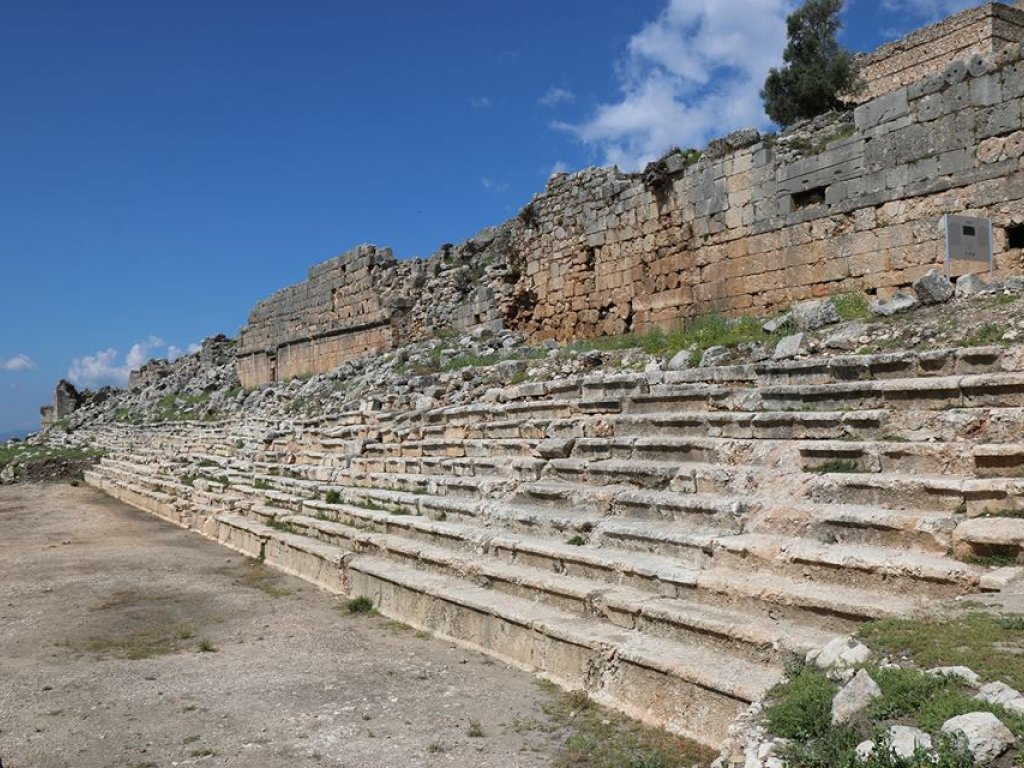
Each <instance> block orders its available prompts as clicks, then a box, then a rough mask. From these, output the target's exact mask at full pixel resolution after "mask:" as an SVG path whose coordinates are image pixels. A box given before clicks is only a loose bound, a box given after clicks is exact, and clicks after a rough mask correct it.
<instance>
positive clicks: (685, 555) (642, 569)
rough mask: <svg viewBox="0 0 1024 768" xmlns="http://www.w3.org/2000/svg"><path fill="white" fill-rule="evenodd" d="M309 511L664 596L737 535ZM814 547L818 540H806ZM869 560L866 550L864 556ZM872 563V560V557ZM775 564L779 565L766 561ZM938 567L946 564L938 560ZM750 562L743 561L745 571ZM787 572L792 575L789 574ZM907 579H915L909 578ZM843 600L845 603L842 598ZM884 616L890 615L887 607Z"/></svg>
mask: <svg viewBox="0 0 1024 768" xmlns="http://www.w3.org/2000/svg"><path fill="white" fill-rule="evenodd" d="M304 510H305V511H306V512H307V513H313V514H316V515H320V516H328V517H331V516H333V517H344V516H346V515H348V516H349V518H347V519H349V521H350V522H358V523H359V524H370V525H374V526H379V527H381V526H382V528H381V530H383V531H385V532H394V531H398V532H401V533H402V534H403V535H408V536H412V537H414V538H423V539H425V540H427V541H430V542H432V543H438V542H443V543H444V544H445V545H447V546H457V547H462V548H463V549H468V550H472V551H474V552H476V551H481V548H483V549H484V550H486V551H488V552H490V553H491V554H492V555H493V556H495V557H498V558H503V559H506V560H508V561H510V562H515V563H518V564H528V565H531V566H533V567H537V568H539V569H541V570H545V571H553V572H557V573H562V574H565V575H571V576H578V577H584V578H591V579H598V580H601V581H603V582H606V583H611V584H617V585H621V584H630V585H631V586H633V587H635V588H638V589H642V590H645V591H648V592H653V593H660V594H673V595H678V594H680V591H681V590H682V591H683V592H686V591H689V590H691V589H692V588H693V587H694V586H695V585H696V583H697V582H696V578H698V575H699V573H700V572H701V569H702V568H713V567H717V562H718V561H717V557H718V553H719V550H720V548H722V547H724V546H726V543H727V542H729V541H731V540H732V539H733V538H736V537H731V536H722V537H718V536H714V535H712V534H708V533H704V534H699V533H689V534H687V533H686V532H676V533H675V535H674V537H673V538H672V539H671V541H672V542H673V543H674V545H675V547H676V550H675V551H674V552H673V553H672V554H671V555H666V554H664V553H651V552H644V551H636V550H630V549H622V548H621V547H620V546H617V545H618V544H620V542H614V544H616V546H615V547H613V548H608V547H603V546H600V544H601V543H603V541H604V538H603V531H604V526H609V528H610V529H611V530H613V531H615V532H617V533H619V534H620V535H624V534H625V533H626V530H625V528H626V524H625V523H624V522H623V521H619V520H615V519H612V520H605V521H602V523H600V524H599V526H598V527H596V528H595V529H594V530H593V531H592V533H593V535H594V538H593V541H592V542H591V543H589V544H585V545H582V546H578V545H573V544H571V543H569V542H568V537H567V536H566V540H563V541H561V542H559V541H557V540H553V539H552V537H551V536H533V535H529V534H522V533H516V532H513V531H508V530H505V529H495V528H488V527H486V526H484V527H480V526H478V525H473V524H471V523H470V524H467V523H465V522H462V521H460V520H455V521H453V520H452V519H449V520H446V521H440V522H439V521H435V520H429V519H425V518H423V517H414V516H397V517H396V516H391V515H388V514H387V513H386V512H382V511H379V510H367V509H364V508H344V507H342V508H339V507H327V506H326V505H323V504H320V503H318V502H311V503H307V504H306V505H305V506H304ZM642 530H643V529H642V528H640V527H639V526H636V525H635V524H634V525H633V527H632V529H631V531H630V532H631V533H632V535H633V536H634V537H638V536H641V535H643V533H642ZM658 533H659V532H658V531H657V530H652V529H648V532H647V536H648V540H649V541H651V542H661V543H662V544H666V543H669V541H670V539H668V538H667V537H664V536H659V535H658ZM806 544H807V547H808V548H811V547H812V545H813V544H814V543H813V542H806ZM842 554H845V550H843V549H842V548H838V549H835V550H832V551H831V552H825V553H824V554H823V555H822V558H823V560H824V561H825V562H826V564H828V567H829V568H832V566H831V564H830V563H831V560H829V557H830V556H833V555H834V556H839V555H842ZM868 554H870V555H871V556H872V557H874V558H875V561H877V562H879V563H882V567H888V566H887V565H886V563H887V561H886V560H885V556H886V555H888V556H889V557H892V556H894V555H896V554H898V553H897V552H896V551H894V550H884V551H882V550H877V551H871V552H869V553H868ZM729 559H730V561H731V560H732V558H729ZM861 559H862V561H863V559H864V556H863V555H862V558H861ZM933 560H937V559H935V558H933V559H927V558H925V561H926V562H929V563H932V562H933ZM781 562H782V570H783V571H785V570H787V564H786V562H785V561H781ZM865 562H866V561H865ZM943 564H944V565H945V566H947V567H949V568H952V569H955V568H956V566H957V565H959V564H956V563H952V562H945V561H943ZM764 567H765V568H767V569H771V568H772V564H771V563H767V564H766V565H765V566H764ZM936 567H938V565H936ZM743 568H744V566H742V565H741V566H740V569H741V570H742V569H743ZM890 571H891V569H890V570H887V571H885V575H884V576H880V577H879V579H878V582H879V584H880V585H881V586H882V587H883V588H884V586H885V582H886V580H887V579H888V578H891V576H892V573H891V572H890ZM782 575H783V576H785V575H786V574H785V573H783V574H782ZM907 578H911V577H910V576H908V577H907ZM852 594H855V596H856V602H855V604H854V606H847V607H846V608H844V609H842V610H841V611H839V614H840V615H841V616H844V617H845V616H851V615H854V614H855V613H856V611H859V610H865V607H866V606H871V605H874V606H875V607H874V608H873V609H868V613H866V614H863V616H866V617H877V616H879V615H880V614H879V613H878V611H879V610H881V604H882V603H885V600H887V599H888V597H886V598H885V599H884V600H883V599H881V598H880V596H879V594H878V593H875V597H874V599H873V600H872V599H870V598H867V597H865V596H864V595H863V594H862V593H860V592H854V593H852ZM838 602H839V601H837V604H838ZM786 605H788V606H795V607H797V608H799V607H800V603H799V600H798V599H797V598H795V597H794V598H791V599H790V600H789V601H788V602H787V603H786ZM882 615H885V614H884V613H883V614H882Z"/></svg>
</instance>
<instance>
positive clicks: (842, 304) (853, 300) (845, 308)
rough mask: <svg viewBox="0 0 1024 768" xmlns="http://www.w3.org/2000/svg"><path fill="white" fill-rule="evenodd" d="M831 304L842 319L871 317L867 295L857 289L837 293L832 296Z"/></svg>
mask: <svg viewBox="0 0 1024 768" xmlns="http://www.w3.org/2000/svg"><path fill="white" fill-rule="evenodd" d="M832 306H834V307H835V308H836V312H838V313H839V316H840V317H841V318H843V320H865V319H867V318H869V317H871V309H870V307H869V306H868V299H867V296H865V295H864V294H863V293H860V292H859V291H850V292H848V293H837V294H836V295H835V296H833V297H832Z"/></svg>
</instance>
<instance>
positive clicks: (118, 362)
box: [68, 336, 199, 388]
mask: <svg viewBox="0 0 1024 768" xmlns="http://www.w3.org/2000/svg"><path fill="white" fill-rule="evenodd" d="M198 351H199V345H198V344H190V345H189V346H188V350H187V353H188V354H191V353H193V352H198ZM161 353H162V354H161ZM182 354H186V353H183V352H182V350H181V348H180V347H176V346H174V345H173V344H171V345H167V344H166V342H165V341H164V340H163V339H161V338H160V337H159V336H149V337H148V338H147V339H145V340H144V341H139V342H136V343H135V344H133V345H132V347H131V349H129V350H128V354H126V355H125V356H124V358H121V356H120V354H119V353H118V351H117V350H116V349H113V348H109V349H103V350H100V351H98V352H96V353H95V354H92V355H85V356H83V357H76V358H75V359H74V360H72V361H71V367H70V368H69V369H68V381H70V382H71V383H72V384H75V385H76V386H79V387H90V388H95V387H103V386H108V385H109V386H114V387H123V386H126V385H127V384H128V374H129V373H131V372H132V371H134V370H137V369H138V368H141V367H142V366H143V364H145V363H146V362H148V361H149V360H152V359H153V358H155V357H166V358H167V359H169V360H175V359H177V358H179V357H181V356H182Z"/></svg>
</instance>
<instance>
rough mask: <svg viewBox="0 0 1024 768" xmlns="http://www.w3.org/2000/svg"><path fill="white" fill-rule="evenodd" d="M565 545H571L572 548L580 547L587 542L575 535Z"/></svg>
mask: <svg viewBox="0 0 1024 768" xmlns="http://www.w3.org/2000/svg"><path fill="white" fill-rule="evenodd" d="M565 543H566V544H571V545H572V546H574V547H582V546H583V545H584V544H586V543H587V540H586V539H584V538H583V537H582V536H579V535H576V536H573V537H572V538H571V539H569V540H568V541H567V542H565Z"/></svg>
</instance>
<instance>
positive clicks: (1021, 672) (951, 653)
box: [860, 613, 1024, 690]
mask: <svg viewBox="0 0 1024 768" xmlns="http://www.w3.org/2000/svg"><path fill="white" fill-rule="evenodd" d="M860 634H861V636H862V637H863V638H864V639H865V642H867V643H868V644H869V645H870V646H871V647H872V648H873V649H875V650H876V651H877V652H878V653H881V654H885V655H889V656H894V657H898V656H900V655H906V656H909V657H911V658H913V659H914V660H915V661H916V662H917V664H918V665H920V666H922V667H925V668H928V667H946V666H965V667H970V668H971V669H973V670H974V671H975V672H977V673H978V674H979V675H981V677H982V678H983V679H985V680H1002V681H1003V682H1004V683H1006V684H1007V685H1010V686H1012V687H1014V688H1017V689H1018V690H1020V689H1021V688H1024V664H1021V653H1024V617H1021V616H1017V615H1010V616H994V615H992V614H988V613H968V614H966V615H964V616H959V617H956V618H950V617H945V616H943V617H936V618H934V619H886V620H884V621H876V622H872V623H870V624H867V625H866V626H865V627H864V628H863V629H862V630H861V632H860Z"/></svg>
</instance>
